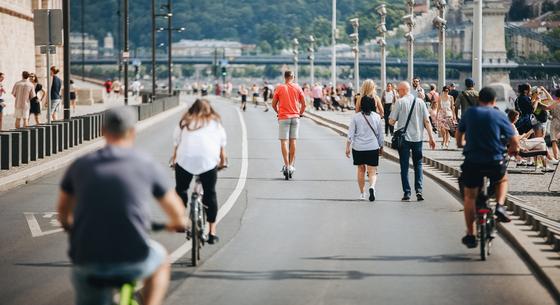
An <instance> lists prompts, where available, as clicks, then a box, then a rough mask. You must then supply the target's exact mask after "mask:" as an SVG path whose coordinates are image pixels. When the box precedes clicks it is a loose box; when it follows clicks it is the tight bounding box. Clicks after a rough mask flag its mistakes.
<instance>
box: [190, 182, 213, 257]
mask: <svg viewBox="0 0 560 305" xmlns="http://www.w3.org/2000/svg"><path fill="white" fill-rule="evenodd" d="M203 195H204V190H203V188H202V183H201V182H200V177H198V176H196V180H195V183H194V188H193V192H192V194H191V201H190V203H191V209H190V211H189V217H190V219H191V229H190V230H187V231H186V234H187V236H186V237H187V240H189V239H190V240H191V241H192V249H191V260H192V265H193V266H195V267H196V266H197V265H198V261H199V260H200V250H201V249H202V246H204V244H205V243H206V241H207V240H208V235H207V234H206V232H205V230H206V209H205V206H204V204H203V203H202V196H203Z"/></svg>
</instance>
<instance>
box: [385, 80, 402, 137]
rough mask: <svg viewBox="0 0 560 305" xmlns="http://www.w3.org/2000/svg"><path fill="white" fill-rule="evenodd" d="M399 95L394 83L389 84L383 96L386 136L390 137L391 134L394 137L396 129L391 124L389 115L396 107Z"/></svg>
mask: <svg viewBox="0 0 560 305" xmlns="http://www.w3.org/2000/svg"><path fill="white" fill-rule="evenodd" d="M397 98H398V94H397V91H395V89H394V88H393V84H392V83H387V88H386V89H385V90H384V91H383V94H382V95H381V103H382V104H383V115H384V117H383V118H384V120H385V135H386V136H388V135H389V133H390V134H391V135H393V132H394V130H395V127H394V126H392V125H391V124H389V123H388V122H389V115H390V114H391V110H393V107H395V103H396V102H397Z"/></svg>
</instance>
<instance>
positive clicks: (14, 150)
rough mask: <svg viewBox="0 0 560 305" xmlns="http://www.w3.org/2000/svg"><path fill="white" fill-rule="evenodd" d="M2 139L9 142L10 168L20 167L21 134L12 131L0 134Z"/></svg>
mask: <svg viewBox="0 0 560 305" xmlns="http://www.w3.org/2000/svg"><path fill="white" fill-rule="evenodd" d="M0 134H1V135H3V137H6V138H7V139H8V141H10V142H11V145H10V158H9V159H10V160H11V165H12V166H20V165H21V133H19V132H14V131H2V132H0Z"/></svg>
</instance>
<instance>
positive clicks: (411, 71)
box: [407, 3, 414, 84]
mask: <svg viewBox="0 0 560 305" xmlns="http://www.w3.org/2000/svg"><path fill="white" fill-rule="evenodd" d="M408 8H409V14H410V15H411V16H412V17H413V20H414V4H411V3H409V6H408ZM413 28H414V24H412V25H411V26H410V37H409V38H408V75H407V78H408V81H409V82H410V83H411V84H412V79H413V78H414V38H413V36H412V32H413Z"/></svg>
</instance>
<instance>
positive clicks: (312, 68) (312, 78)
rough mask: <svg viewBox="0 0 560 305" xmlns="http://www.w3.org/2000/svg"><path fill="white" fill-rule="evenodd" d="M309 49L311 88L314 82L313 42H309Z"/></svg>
mask: <svg viewBox="0 0 560 305" xmlns="http://www.w3.org/2000/svg"><path fill="white" fill-rule="evenodd" d="M311 50H312V51H311V56H310V58H309V60H310V64H311V67H310V70H311V71H310V72H311V88H313V85H314V84H315V44H314V43H313V42H312V43H311Z"/></svg>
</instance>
